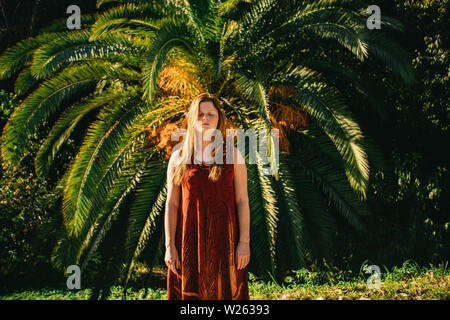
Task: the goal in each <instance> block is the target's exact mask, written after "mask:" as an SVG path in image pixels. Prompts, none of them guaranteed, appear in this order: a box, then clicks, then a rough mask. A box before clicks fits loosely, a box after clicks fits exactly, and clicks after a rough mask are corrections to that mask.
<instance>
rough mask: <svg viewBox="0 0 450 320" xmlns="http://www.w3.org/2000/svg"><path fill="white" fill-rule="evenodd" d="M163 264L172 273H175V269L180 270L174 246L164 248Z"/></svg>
mask: <svg viewBox="0 0 450 320" xmlns="http://www.w3.org/2000/svg"><path fill="white" fill-rule="evenodd" d="M164 262H165V263H166V266H167V267H168V268H170V269H171V270H172V271H173V272H177V270H176V269H179V268H180V259H179V258H178V252H177V249H176V248H175V246H169V247H167V248H166V255H165V257H164Z"/></svg>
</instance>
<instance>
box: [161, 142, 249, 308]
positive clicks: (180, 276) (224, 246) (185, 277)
mask: <svg viewBox="0 0 450 320" xmlns="http://www.w3.org/2000/svg"><path fill="white" fill-rule="evenodd" d="M186 166H187V168H186V171H185V174H184V176H183V179H182V180H181V195H180V208H179V211H178V219H177V227H176V234H175V247H176V248H177V251H178V254H179V257H180V262H181V267H180V269H178V270H177V272H176V273H175V272H173V271H172V270H170V269H169V270H168V272H167V294H168V299H169V300H189V299H192V300H249V293H248V272H247V268H244V269H242V270H238V269H237V266H236V247H237V244H238V242H239V227H238V222H239V220H238V216H237V210H236V205H235V198H234V165H233V164H232V163H229V164H227V163H225V148H224V167H223V170H222V173H221V175H220V178H219V180H218V181H216V182H212V181H210V180H209V179H208V174H209V167H208V165H205V164H187V165H186Z"/></svg>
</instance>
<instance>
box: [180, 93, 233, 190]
mask: <svg viewBox="0 0 450 320" xmlns="http://www.w3.org/2000/svg"><path fill="white" fill-rule="evenodd" d="M203 101H211V102H212V103H213V105H214V107H215V108H216V109H217V112H218V114H219V120H218V123H217V128H216V129H217V130H218V131H220V133H221V134H222V138H223V139H225V125H226V118H225V112H224V111H223V110H222V108H221V106H220V102H219V100H218V99H217V98H216V96H215V95H213V94H211V93H207V92H205V93H201V94H199V95H197V96H196V97H195V98H194V99H193V100H192V103H191V106H190V108H189V110H188V112H187V114H186V121H187V124H186V126H187V130H186V135H185V137H184V139H183V145H182V147H181V153H180V159H181V161H180V162H179V163H178V165H177V166H176V168H175V170H174V175H173V182H174V184H176V185H180V183H181V179H182V178H183V175H184V172H185V171H186V167H187V166H186V164H187V163H193V156H194V151H195V148H196V147H197V146H196V140H195V139H194V137H195V128H194V125H195V122H196V121H197V119H198V114H199V109H200V103H201V102H203ZM214 143H217V142H216V139H215V141H214ZM218 149H220V146H218ZM220 150H222V149H220ZM213 153H214V154H215V149H214V151H213ZM222 169H223V164H219V163H213V164H212V165H211V166H210V168H209V175H208V179H209V180H211V181H217V180H218V179H219V177H220V174H221V173H222Z"/></svg>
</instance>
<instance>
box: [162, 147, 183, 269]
mask: <svg viewBox="0 0 450 320" xmlns="http://www.w3.org/2000/svg"><path fill="white" fill-rule="evenodd" d="M178 160H179V150H177V151H175V152H174V153H173V154H172V156H171V157H170V160H169V164H168V167H167V200H166V208H165V215H164V231H165V232H164V234H165V246H166V256H165V259H164V260H165V261H166V264H167V266H168V267H169V268H174V267H176V268H178V267H179V259H178V252H177V251H176V248H175V231H176V229H177V218H178V208H179V206H180V189H181V188H180V186H179V185H176V184H174V183H173V173H174V171H175V167H176V164H177V163H178Z"/></svg>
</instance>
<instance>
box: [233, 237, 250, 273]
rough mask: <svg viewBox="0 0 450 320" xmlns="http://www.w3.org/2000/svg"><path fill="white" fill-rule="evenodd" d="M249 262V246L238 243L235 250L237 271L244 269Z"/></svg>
mask: <svg viewBox="0 0 450 320" xmlns="http://www.w3.org/2000/svg"><path fill="white" fill-rule="evenodd" d="M249 261H250V244H249V243H245V242H239V243H238V245H237V249H236V262H237V268H238V270H241V269H244V268H245V267H246V266H247V264H248V263H249Z"/></svg>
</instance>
